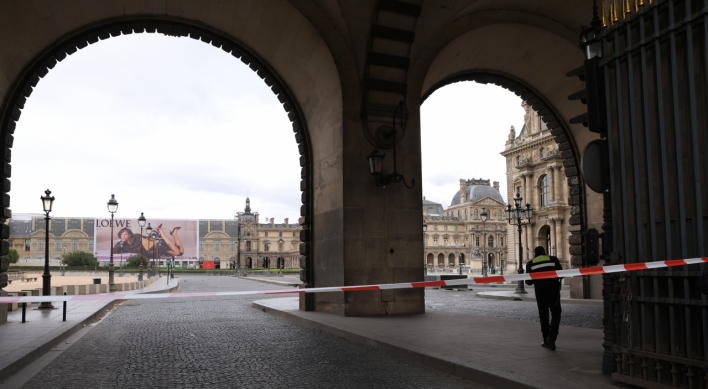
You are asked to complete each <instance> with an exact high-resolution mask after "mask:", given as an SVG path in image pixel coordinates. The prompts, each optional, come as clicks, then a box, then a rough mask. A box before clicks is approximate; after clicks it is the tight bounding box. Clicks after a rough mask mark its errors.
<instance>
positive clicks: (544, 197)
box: [541, 174, 550, 207]
mask: <svg viewBox="0 0 708 389" xmlns="http://www.w3.org/2000/svg"><path fill="white" fill-rule="evenodd" d="M549 189H550V185H549V183H548V175H547V174H544V175H543V177H541V206H542V207H545V206H547V205H548V201H549V200H550V195H549V193H550V190H549Z"/></svg>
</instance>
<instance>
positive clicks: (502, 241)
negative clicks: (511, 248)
mask: <svg viewBox="0 0 708 389" xmlns="http://www.w3.org/2000/svg"><path fill="white" fill-rule="evenodd" d="M499 245H500V246H502V247H504V237H503V236H502V237H501V238H499Z"/></svg>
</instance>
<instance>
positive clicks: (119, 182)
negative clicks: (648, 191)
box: [11, 34, 523, 222]
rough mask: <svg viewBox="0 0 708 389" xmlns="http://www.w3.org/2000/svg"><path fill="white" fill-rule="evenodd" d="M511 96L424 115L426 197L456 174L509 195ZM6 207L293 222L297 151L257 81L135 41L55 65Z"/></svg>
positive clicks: (23, 131) (185, 41)
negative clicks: (51, 199) (239, 214)
mask: <svg viewBox="0 0 708 389" xmlns="http://www.w3.org/2000/svg"><path fill="white" fill-rule="evenodd" d="M520 103H521V101H520V99H519V98H518V97H516V96H515V95H513V94H512V93H511V92H508V91H505V90H503V89H501V88H498V87H495V86H486V85H477V84H474V83H459V84H455V85H451V86H448V87H445V88H443V89H441V90H439V91H437V92H436V93H434V94H433V95H432V96H431V97H430V98H429V99H428V100H427V101H426V102H425V104H424V105H423V108H422V123H423V130H422V142H423V190H424V194H425V196H426V198H427V199H429V200H433V201H437V202H440V203H442V204H443V205H444V206H446V207H447V206H448V205H449V202H450V200H451V199H452V196H453V195H454V192H455V191H456V190H458V188H459V184H458V182H459V179H460V178H480V177H483V178H491V179H492V180H498V181H500V182H501V183H502V185H503V188H502V193H505V192H504V187H505V180H506V179H505V176H504V174H505V170H504V169H505V165H504V158H503V157H501V156H500V155H499V152H500V151H502V150H503V148H504V141H505V140H506V137H507V134H508V129H509V127H510V126H511V125H512V124H513V125H515V126H516V127H517V129H519V128H520V127H521V123H522V122H523V110H522V109H521V108H520ZM12 156H13V162H12V167H13V179H12V192H11V209H12V210H13V213H15V214H17V213H39V212H41V210H42V208H41V202H40V199H39V197H40V196H41V195H42V194H43V192H44V190H45V189H47V188H49V189H51V190H52V192H53V193H52V194H53V195H54V196H55V197H56V201H55V206H54V212H53V215H55V216H86V217H98V216H102V215H107V214H108V212H107V209H106V202H107V201H108V199H110V195H111V194H115V195H116V199H117V200H118V202H119V204H120V206H119V209H118V213H117V214H116V216H117V217H137V216H139V215H140V212H145V216H146V217H148V219H149V218H150V217H153V218H158V217H160V218H214V219H216V218H232V217H233V215H234V213H235V212H236V211H241V210H243V206H244V201H245V198H246V196H247V195H250V198H251V205H252V207H253V209H254V211H258V212H260V213H261V215H262V216H263V217H266V216H267V217H275V218H276V221H279V222H281V221H282V219H283V218H285V217H289V218H290V219H291V220H295V219H297V217H298V216H299V208H300V191H299V176H300V168H299V164H298V158H299V157H298V152H297V144H296V143H295V139H294V136H293V133H292V130H291V127H290V123H289V121H288V119H287V116H286V114H285V111H284V110H283V109H282V106H281V105H280V104H279V103H278V100H277V99H276V97H275V96H274V95H273V94H272V92H271V91H270V90H269V89H268V88H267V87H266V85H265V84H264V83H263V81H262V80H261V79H260V78H258V76H257V75H256V74H255V73H254V72H253V71H251V69H249V68H248V67H247V66H246V65H244V64H243V63H241V62H240V61H239V60H237V59H235V58H234V57H232V56H231V55H229V54H226V53H224V52H223V51H222V50H219V49H216V48H214V47H212V46H211V45H206V44H204V43H202V42H198V41H195V40H193V39H189V38H174V37H166V36H163V35H156V34H136V35H128V36H121V37H118V38H111V39H108V40H106V41H102V42H99V43H97V44H93V45H90V46H88V47H87V48H85V49H83V50H80V51H79V52H77V53H75V54H74V55H71V56H69V57H67V58H66V59H65V60H64V61H62V62H60V63H59V64H58V65H57V66H56V67H55V68H54V69H53V70H52V71H50V72H49V74H48V75H47V76H46V77H45V78H44V79H42V80H41V81H40V82H39V84H38V85H37V88H36V89H35V91H34V93H33V94H32V96H31V97H30V98H29V99H28V101H27V104H26V106H25V109H24V111H23V113H22V117H21V119H20V121H19V122H18V126H17V130H16V133H15V143H14V146H13V152H12Z"/></svg>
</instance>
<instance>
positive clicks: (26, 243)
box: [25, 239, 32, 251]
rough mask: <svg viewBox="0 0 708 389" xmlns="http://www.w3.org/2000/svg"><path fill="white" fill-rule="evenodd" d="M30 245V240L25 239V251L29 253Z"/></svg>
mask: <svg viewBox="0 0 708 389" xmlns="http://www.w3.org/2000/svg"><path fill="white" fill-rule="evenodd" d="M31 244H32V240H31V239H25V251H30V247H31Z"/></svg>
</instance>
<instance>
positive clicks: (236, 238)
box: [8, 199, 301, 269]
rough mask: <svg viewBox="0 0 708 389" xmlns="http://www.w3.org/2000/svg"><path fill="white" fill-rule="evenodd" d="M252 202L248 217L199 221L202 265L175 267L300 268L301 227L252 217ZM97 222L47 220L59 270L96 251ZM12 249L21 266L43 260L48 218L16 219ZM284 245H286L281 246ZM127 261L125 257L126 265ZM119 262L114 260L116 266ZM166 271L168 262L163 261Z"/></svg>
mask: <svg viewBox="0 0 708 389" xmlns="http://www.w3.org/2000/svg"><path fill="white" fill-rule="evenodd" d="M250 202H251V201H250V199H246V209H245V212H238V213H237V215H236V217H235V218H234V219H233V220H231V219H200V220H199V242H198V244H199V261H194V260H190V261H188V260H184V261H183V260H181V259H180V258H175V263H176V266H179V267H187V266H190V265H192V266H198V265H200V264H201V263H203V262H204V261H214V263H215V265H219V267H220V268H222V269H224V268H228V267H234V266H236V265H238V264H240V267H241V268H244V267H247V268H257V267H267V266H268V265H270V267H272V268H274V267H277V265H278V263H279V262H278V258H282V260H283V261H284V265H285V267H286V268H299V267H300V265H299V260H298V257H299V251H298V243H299V239H300V238H299V233H300V228H301V227H300V226H299V225H298V224H289V223H288V219H287V218H286V219H285V220H284V223H281V224H276V223H275V219H272V218H271V219H269V223H259V222H258V219H259V216H258V212H256V213H251V207H250ZM94 220H95V219H94V218H83V217H66V218H60V217H57V218H52V219H51V220H50V221H49V258H50V262H52V265H57V264H58V263H59V259H60V258H61V257H62V255H63V254H65V253H66V254H68V253H70V252H72V251H84V252H89V253H93V252H94ZM8 224H9V229H10V236H9V239H8V241H9V243H10V247H12V248H14V249H15V250H17V253H18V256H19V264H20V265H21V264H23V263H27V262H42V261H44V249H45V246H44V245H45V244H46V243H45V220H44V215H39V214H17V215H15V216H14V217H13V218H12V219H10V220H9V222H8ZM281 240H282V241H281ZM126 259H127V255H126V257H125V258H123V260H126ZM120 260H121V258H120V256H119V255H118V256H114V257H113V261H114V263H118V262H119V261H120ZM159 265H160V266H164V265H165V263H164V261H160V263H159Z"/></svg>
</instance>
